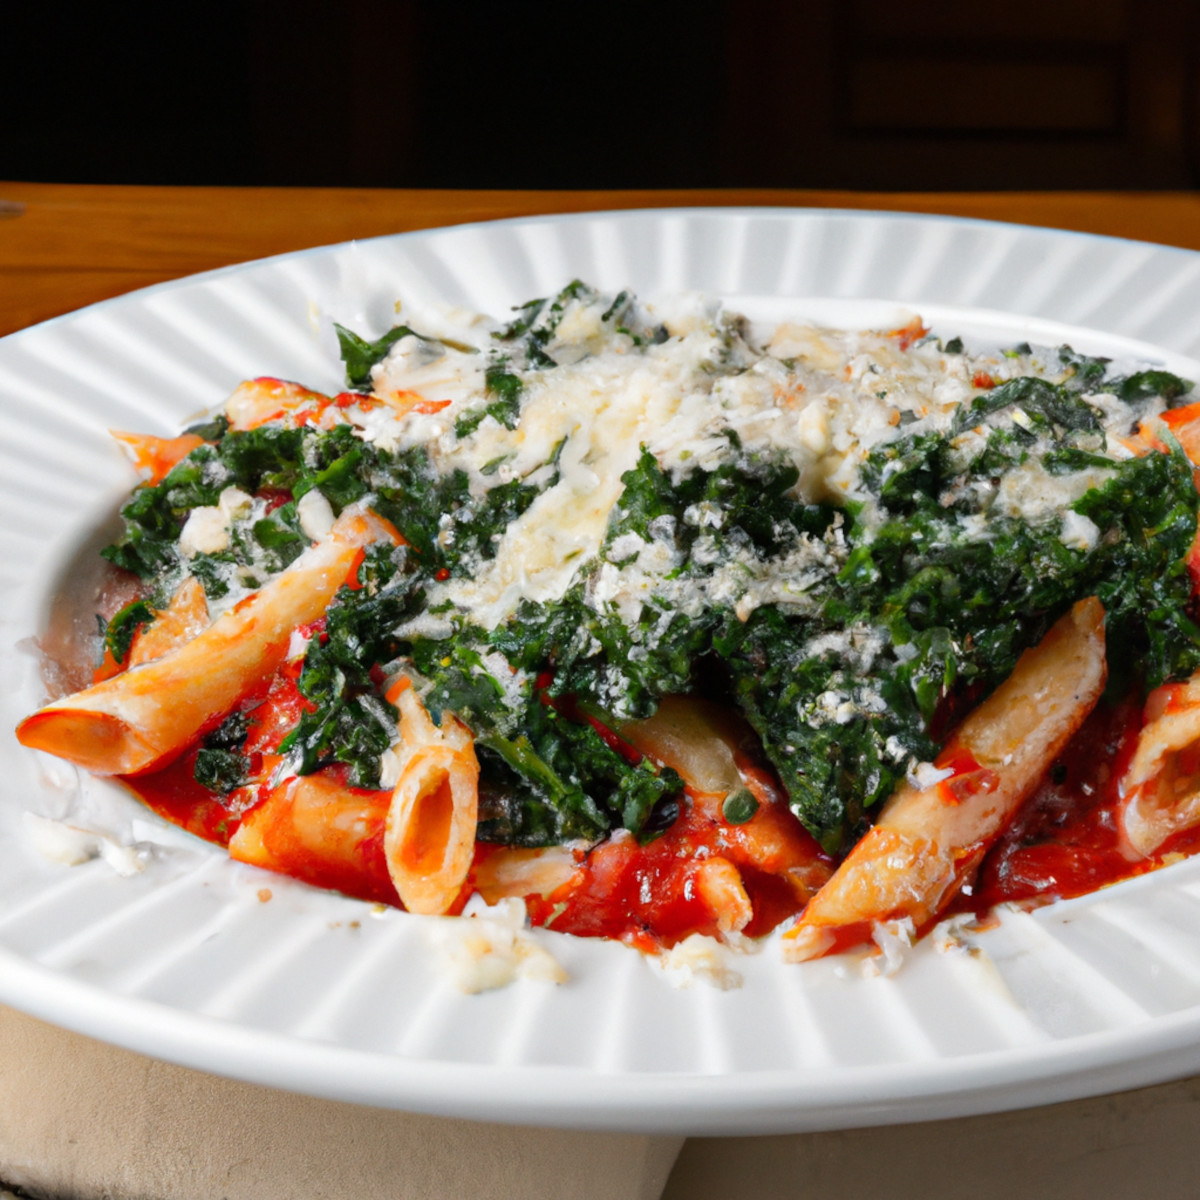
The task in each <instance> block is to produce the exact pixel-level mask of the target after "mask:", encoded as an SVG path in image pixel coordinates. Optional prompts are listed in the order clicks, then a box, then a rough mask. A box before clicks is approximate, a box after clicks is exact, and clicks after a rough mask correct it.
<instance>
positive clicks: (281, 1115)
mask: <svg viewBox="0 0 1200 1200" xmlns="http://www.w3.org/2000/svg"><path fill="white" fill-rule="evenodd" d="M682 1142H683V1139H682V1138H652V1137H641V1136H636V1135H623V1134H601V1133H573V1132H568V1131H564V1130H546V1129H523V1128H517V1127H512V1126H503V1125H482V1124H477V1123H474V1122H469V1121H454V1120H448V1119H445V1118H439V1117H424V1116H413V1115H410V1114H405V1113H396V1112H391V1111H388V1110H384V1109H375V1108H360V1107H357V1106H355V1105H351V1104H340V1103H337V1102H334V1101H328V1100H316V1099H313V1098H311V1097H307V1096H294V1095H289V1094H287V1093H283V1092H277V1091H273V1090H271V1089H269V1088H263V1087H256V1086H254V1085H251V1084H245V1083H237V1082H234V1081H232V1080H228V1079H219V1078H216V1077H214V1076H209V1075H205V1074H202V1073H200V1072H198V1071H191V1070H188V1069H187V1068H184V1067H176V1066H172V1065H170V1064H168V1063H163V1062H157V1061H155V1060H152V1059H149V1058H144V1057H142V1056H141V1055H139V1054H134V1053H132V1052H130V1051H127V1050H120V1049H117V1048H115V1047H112V1046H107V1045H104V1044H102V1043H100V1042H96V1041H92V1040H91V1039H89V1038H85V1037H81V1036H79V1035H78V1034H73V1033H66V1032H64V1031H62V1030H59V1029H55V1028H53V1027H52V1026H49V1025H46V1024H43V1023H42V1022H41V1021H37V1020H34V1019H33V1018H32V1017H27V1016H24V1015H22V1014H20V1013H17V1012H14V1011H12V1010H11V1009H6V1008H0V1189H2V1187H3V1185H7V1186H8V1187H18V1188H22V1189H24V1190H26V1191H28V1192H29V1193H30V1194H32V1195H34V1196H45V1197H48V1198H53V1200H297V1198H298V1197H303V1198H304V1200H657V1197H658V1196H659V1195H660V1193H661V1191H662V1188H663V1185H664V1183H665V1182H666V1179H667V1175H668V1174H669V1172H670V1169H671V1164H672V1162H673V1161H674V1159H675V1156H676V1154H677V1153H678V1151H679V1148H680V1146H681V1145H682Z"/></svg>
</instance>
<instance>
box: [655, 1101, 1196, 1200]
mask: <svg viewBox="0 0 1200 1200" xmlns="http://www.w3.org/2000/svg"><path fill="white" fill-rule="evenodd" d="M743 1196H745V1197H752V1200H817V1198H820V1200H951V1198H953V1200H962V1198H963V1197H969V1198H970V1200H1143V1198H1146V1197H1150V1198H1152V1200H1196V1197H1198V1196H1200V1079H1189V1080H1185V1081H1184V1082H1182V1083H1170V1084H1163V1085H1161V1086H1159V1087H1152V1088H1142V1089H1140V1090H1138V1091H1134V1092H1124V1093H1122V1094H1120V1095H1116V1096H1103V1097H1100V1098H1098V1099H1095V1100H1078V1101H1074V1102H1072V1103H1070V1104H1055V1105H1049V1106H1047V1107H1045V1108H1034V1109H1026V1110H1024V1111H1022V1112H1014V1113H1001V1114H999V1115H996V1116H987V1117H965V1118H962V1119H960V1120H955V1121H935V1122H929V1123H926V1124H921V1125H891V1126H886V1127H882V1128H878V1129H852V1130H845V1131H842V1132H837V1133H813V1134H803V1135H797V1136H789V1137H755V1138H738V1139H734V1138H692V1139H689V1140H688V1142H687V1144H686V1145H685V1146H684V1148H683V1151H682V1153H681V1154H680V1156H679V1159H678V1161H677V1162H676V1164H675V1169H674V1170H673V1171H672V1173H671V1178H670V1181H669V1182H668V1184H667V1187H666V1189H665V1191H664V1192H663V1195H662V1200H740V1197H743Z"/></svg>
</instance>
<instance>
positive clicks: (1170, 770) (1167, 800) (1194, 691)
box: [1117, 674, 1200, 859]
mask: <svg viewBox="0 0 1200 1200" xmlns="http://www.w3.org/2000/svg"><path fill="white" fill-rule="evenodd" d="M1119 792H1120V796H1121V803H1120V806H1119V808H1118V810H1117V814H1118V821H1119V824H1120V830H1121V834H1122V838H1123V841H1124V844H1125V846H1126V848H1127V852H1128V854H1129V857H1130V858H1131V859H1140V858H1147V857H1149V856H1150V855H1151V854H1154V853H1155V852H1156V851H1157V850H1158V849H1159V848H1160V847H1161V846H1162V845H1163V843H1164V842H1166V841H1167V839H1168V838H1170V837H1173V836H1174V835H1175V834H1177V833H1181V832H1182V831H1183V830H1185V829H1191V828H1193V827H1194V826H1196V825H1197V824H1200V674H1198V675H1193V676H1192V677H1191V679H1188V680H1186V681H1185V682H1183V683H1172V684H1167V685H1166V686H1165V687H1161V688H1159V689H1157V690H1156V691H1155V692H1152V693H1151V695H1150V697H1149V699H1148V701H1147V703H1146V724H1145V726H1144V727H1143V728H1142V730H1141V732H1140V733H1139V735H1138V741H1137V746H1136V748H1135V750H1134V753H1133V758H1132V759H1131V761H1130V763H1129V766H1128V768H1127V769H1126V771H1125V773H1124V775H1123V776H1122V777H1121V782H1120V785H1119Z"/></svg>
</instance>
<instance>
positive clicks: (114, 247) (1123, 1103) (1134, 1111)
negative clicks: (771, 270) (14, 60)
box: [0, 183, 1200, 1200]
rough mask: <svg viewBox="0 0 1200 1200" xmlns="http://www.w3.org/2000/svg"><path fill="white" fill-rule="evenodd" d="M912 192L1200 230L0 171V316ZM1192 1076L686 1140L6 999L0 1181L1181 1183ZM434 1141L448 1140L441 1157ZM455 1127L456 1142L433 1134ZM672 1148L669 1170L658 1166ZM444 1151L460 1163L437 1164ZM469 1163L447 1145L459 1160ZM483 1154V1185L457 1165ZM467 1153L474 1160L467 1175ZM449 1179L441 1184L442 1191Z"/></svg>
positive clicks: (1058, 205)
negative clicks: (188, 1060)
mask: <svg viewBox="0 0 1200 1200" xmlns="http://www.w3.org/2000/svg"><path fill="white" fill-rule="evenodd" d="M706 205H766V206H796V207H842V208H859V209H891V210H908V211H918V212H929V213H942V214H948V215H958V216H971V217H983V218H989V219H994V220H1004V221H1016V222H1021V223H1027V224H1034V225H1049V226H1055V227H1058V228H1064V229H1075V230H1081V231H1086V232H1091V233H1101V234H1109V235H1114V236H1119V237H1129V238H1138V239H1143V240H1148V241H1158V242H1165V243H1169V244H1173V245H1179V246H1186V247H1190V248H1192V249H1197V250H1200V196H1197V195H1194V194H1190V193H1151V194H1133V195H1131V194H1112V193H1078V192H1073V193H1053V194H1024V193H987V194H975V193H953V194H951V193H938V194H932V193H931V194H863V193H840V192H784V191H762V190H754V191H751V190H738V191H672V192H663V191H655V192H440V191H411V192H404V191H395V192H388V191H348V190H334V189H245V190H239V189H230V188H143V187H92V186H64V185H44V184H30V183H0V334H4V333H9V332H11V331H13V330H15V329H19V328H21V327H23V326H25V325H28V324H31V323H33V322H36V321H39V320H44V319H46V318H48V317H52V316H55V315H57V314H59V313H63V312H67V311H70V310H71V309H74V308H77V307H79V306H81V305H84V304H88V303H92V302H94V301H97V300H102V299H105V298H106V297H109V296H113V295H117V294H120V293H122V292H125V291H129V290H131V289H133V288H137V287H142V286H145V285H148V284H151V283H157V282H159V281H161V280H165V279H170V278H173V277H176V276H180V275H186V274H190V273H192V272H196V271H202V270H207V269H209V268H212V267H218V266H223V265H225V264H228V263H233V262H239V261H244V260H247V259H252V258H258V257H261V256H264V255H269V254H276V253H282V252H285V251H289V250H296V249H300V248H302V247H306V246H312V245H320V244H324V243H331V242H340V241H344V240H347V239H351V238H362V237H371V236H375V235H377V234H385V233H396V232H402V231H405V230H412V229H422V228H427V227H431V226H437V225H446V224H456V223H460V222H465V221H482V220H491V219H494V218H501V217H513V216H522V215H529V214H534V213H553V212H577V211H586V210H596V209H615V208H637V207H663V206H706ZM1198 1130H1200V1080H1186V1081H1183V1082H1181V1083H1173V1084H1167V1085H1163V1086H1161V1087H1157V1088H1146V1089H1142V1090H1140V1091H1137V1092H1129V1093H1124V1094H1122V1095H1119V1096H1112V1097H1102V1098H1099V1099H1094V1100H1085V1101H1079V1102H1076V1103H1073V1104H1061V1105H1055V1106H1052V1107H1047V1108H1043V1109H1035V1110H1027V1111H1025V1112H1020V1113H1010V1114H1006V1115H1002V1116H997V1117H975V1118H965V1119H962V1120H957V1121H943V1122H937V1123H933V1124H927V1125H909V1126H892V1127H890V1128H886V1129H875V1130H850V1131H846V1132H842V1133H829V1134H812V1135H803V1136H796V1137H775V1138H751V1139H743V1140H740V1141H729V1140H726V1139H714V1138H707V1139H694V1140H691V1141H689V1142H688V1143H687V1144H686V1145H685V1146H683V1148H682V1153H679V1151H680V1140H679V1139H671V1138H639V1137H634V1136H623V1135H603V1134H571V1133H566V1132H561V1131H560V1132H552V1131H536V1130H512V1129H507V1128H504V1127H499V1126H469V1125H468V1124H467V1123H464V1122H453V1121H445V1120H441V1119H438V1118H419V1117H408V1116H406V1115H405V1114H398V1113H386V1112H380V1111H379V1110H370V1109H355V1108H353V1107H352V1106H350V1105H338V1104H334V1103H332V1102H328V1101H318V1100H312V1099H309V1098H306V1097H297V1096H287V1095H284V1094H282V1093H278V1092H272V1091H270V1090H268V1089H263V1088H255V1087H252V1086H251V1085H246V1084H240V1083H233V1082H231V1081H228V1080H222V1079H216V1078H214V1077H210V1076H205V1075H203V1074H201V1073H199V1072H195V1071H189V1070H186V1069H184V1068H181V1067H174V1066H170V1065H169V1064H166V1063H159V1062H153V1061H151V1060H149V1059H144V1058H142V1057H141V1056H140V1055H136V1054H133V1053H131V1052H129V1051H125V1050H118V1049H115V1048H113V1047H108V1046H103V1045H101V1044H99V1043H96V1042H92V1041H90V1040H89V1039H87V1038H83V1037H80V1036H79V1035H77V1034H69V1033H64V1032H62V1031H60V1030H56V1029H53V1028H51V1027H50V1026H48V1025H44V1024H43V1023H42V1022H39V1021H35V1020H33V1019H32V1018H29V1017H25V1016H22V1015H20V1014H17V1013H15V1012H12V1011H11V1010H5V1009H2V1008H0V1185H3V1184H6V1183H7V1184H13V1183H16V1184H23V1185H25V1186H28V1187H30V1188H31V1190H38V1189H40V1190H42V1191H43V1192H50V1193H52V1194H54V1193H57V1194H64V1195H66V1194H69V1195H72V1196H79V1197H84V1198H90V1197H93V1196H100V1195H109V1194H121V1195H129V1196H134V1195H143V1194H145V1195H150V1194H154V1195H163V1196H167V1195H170V1196H174V1197H179V1198H183V1197H188V1198H189V1200H190V1198H192V1197H195V1198H196V1200H218V1198H219V1197H222V1196H227V1197H229V1200H235V1197H236V1198H237V1200H259V1198H262V1200H273V1198H274V1197H276V1196H278V1197H289V1196H291V1195H300V1194H303V1195H310V1196H314V1197H316V1196H330V1197H340V1196H348V1195H356V1196H357V1197H359V1198H360V1200H375V1198H376V1197H378V1198H379V1200H383V1198H384V1197H388V1198H391V1197H405V1198H406V1200H408V1198H417V1197H422V1198H425V1197H428V1198H429V1200H437V1198H439V1197H442V1196H451V1195H454V1196H458V1195H464V1194H468V1192H470V1193H471V1194H476V1195H487V1196H497V1197H500V1196H510V1195H511V1196H514V1197H520V1200H533V1198H534V1197H538V1196H542V1195H545V1196H548V1197H549V1196H554V1197H555V1198H556V1200H571V1198H572V1197H578V1198H579V1200H584V1198H585V1197H592V1196H596V1197H599V1196H604V1197H605V1200H608V1198H610V1197H611V1198H614V1200H615V1198H618V1197H626V1196H627V1197H629V1198H630V1200H653V1197H656V1196H658V1195H660V1193H661V1195H662V1196H664V1197H665V1200H716V1198H717V1197H722V1198H725V1197H733V1196H738V1195H741V1194H745V1188H746V1186H747V1184H748V1182H749V1181H751V1180H752V1181H753V1182H754V1184H755V1194H756V1195H757V1196H758V1197H760V1200H784V1198H788V1200H790V1198H793V1197H795V1198H800V1197H808V1196H818V1195H830V1194H833V1195H837V1196H839V1197H840V1198H841V1200H868V1198H873V1197H876V1196H881V1195H887V1196H889V1197H892V1198H893V1200H909V1198H910V1197H911V1198H913V1200H915V1198H916V1197H922V1198H923V1200H945V1198H948V1197H950V1196H957V1195H959V1194H961V1193H962V1191H963V1190H964V1189H967V1190H969V1191H970V1192H971V1194H972V1195H974V1196H975V1197H977V1198H978V1200H990V1198H991V1197H996V1198H997V1200H999V1198H1000V1197H1004V1198H1005V1200H1010V1198H1011V1197H1012V1196H1014V1195H1018V1196H1022V1197H1024V1198H1026V1200H1041V1198H1043V1197H1044V1198H1046V1200H1049V1197H1051V1196H1053V1197H1055V1200H1074V1198H1075V1197H1080V1198H1082V1197H1089V1200H1090V1198H1093V1197H1094V1198H1100V1200H1109V1198H1112V1197H1124V1196H1130V1197H1133V1196H1135V1195H1136V1196H1141V1195H1143V1194H1148V1195H1153V1196H1155V1197H1156V1198H1158V1200H1166V1198H1169V1197H1176V1196H1178V1197H1190V1196H1192V1195H1194V1194H1195V1193H1196V1190H1197V1188H1196V1185H1195V1183H1194V1181H1195V1180H1196V1179H1197V1178H1200V1137H1197V1136H1196V1135H1197V1131H1198ZM431 1146H441V1147H442V1148H443V1153H442V1157H441V1158H439V1157H438V1156H437V1154H435V1153H432V1152H431V1150H430V1147H431ZM446 1147H455V1148H457V1147H461V1150H459V1149H453V1150H452V1151H451V1150H446V1149H445V1148H446ZM676 1154H679V1157H678V1161H677V1162H676V1164H675V1168H674V1171H673V1173H671V1176H670V1180H669V1182H666V1190H665V1192H664V1191H663V1190H662V1189H663V1185H664V1181H665V1180H666V1179H667V1174H668V1172H669V1171H670V1168H671V1163H672V1161H673V1160H674V1159H675V1156H676ZM455 1157H457V1158H459V1159H460V1160H462V1161H463V1162H466V1163H467V1166H466V1167H464V1168H462V1169H461V1170H459V1171H458V1173H457V1174H455V1173H454V1172H451V1173H450V1174H447V1172H446V1164H447V1163H448V1162H452V1160H453V1159H454V1158H455ZM460 1165H461V1164H460ZM484 1167H486V1171H487V1175H486V1180H487V1185H486V1186H485V1187H483V1188H482V1189H481V1188H479V1187H478V1186H473V1185H471V1183H470V1180H471V1178H472V1175H471V1172H472V1170H482V1169H483V1168H484ZM464 1172H465V1173H464ZM447 1189H449V1190H447Z"/></svg>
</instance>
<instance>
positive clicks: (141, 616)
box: [104, 600, 154, 663]
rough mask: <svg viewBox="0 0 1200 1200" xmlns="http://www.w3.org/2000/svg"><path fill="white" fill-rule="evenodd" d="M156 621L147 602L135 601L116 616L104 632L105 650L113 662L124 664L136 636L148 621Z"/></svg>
mask: <svg viewBox="0 0 1200 1200" xmlns="http://www.w3.org/2000/svg"><path fill="white" fill-rule="evenodd" d="M152 620H154V610H153V609H152V608H151V607H150V605H149V604H148V603H147V602H146V601H145V600H134V601H132V602H131V603H129V604H127V605H125V607H124V608H122V609H121V610H120V611H119V612H117V613H116V614H114V616H113V617H112V619H111V620H110V621H109V622H108V625H107V627H106V628H105V630H104V648H105V649H106V650H107V651H108V652H109V654H111V655H112V656H113V660H114V661H115V662H118V663H123V662H124V661H125V658H126V656H127V655H128V654H129V648H130V646H132V645H133V639H134V635H135V634H136V633H137V631H138V630H139V629H141V627H142V626H143V625H145V624H146V623H147V622H148V621H152Z"/></svg>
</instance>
